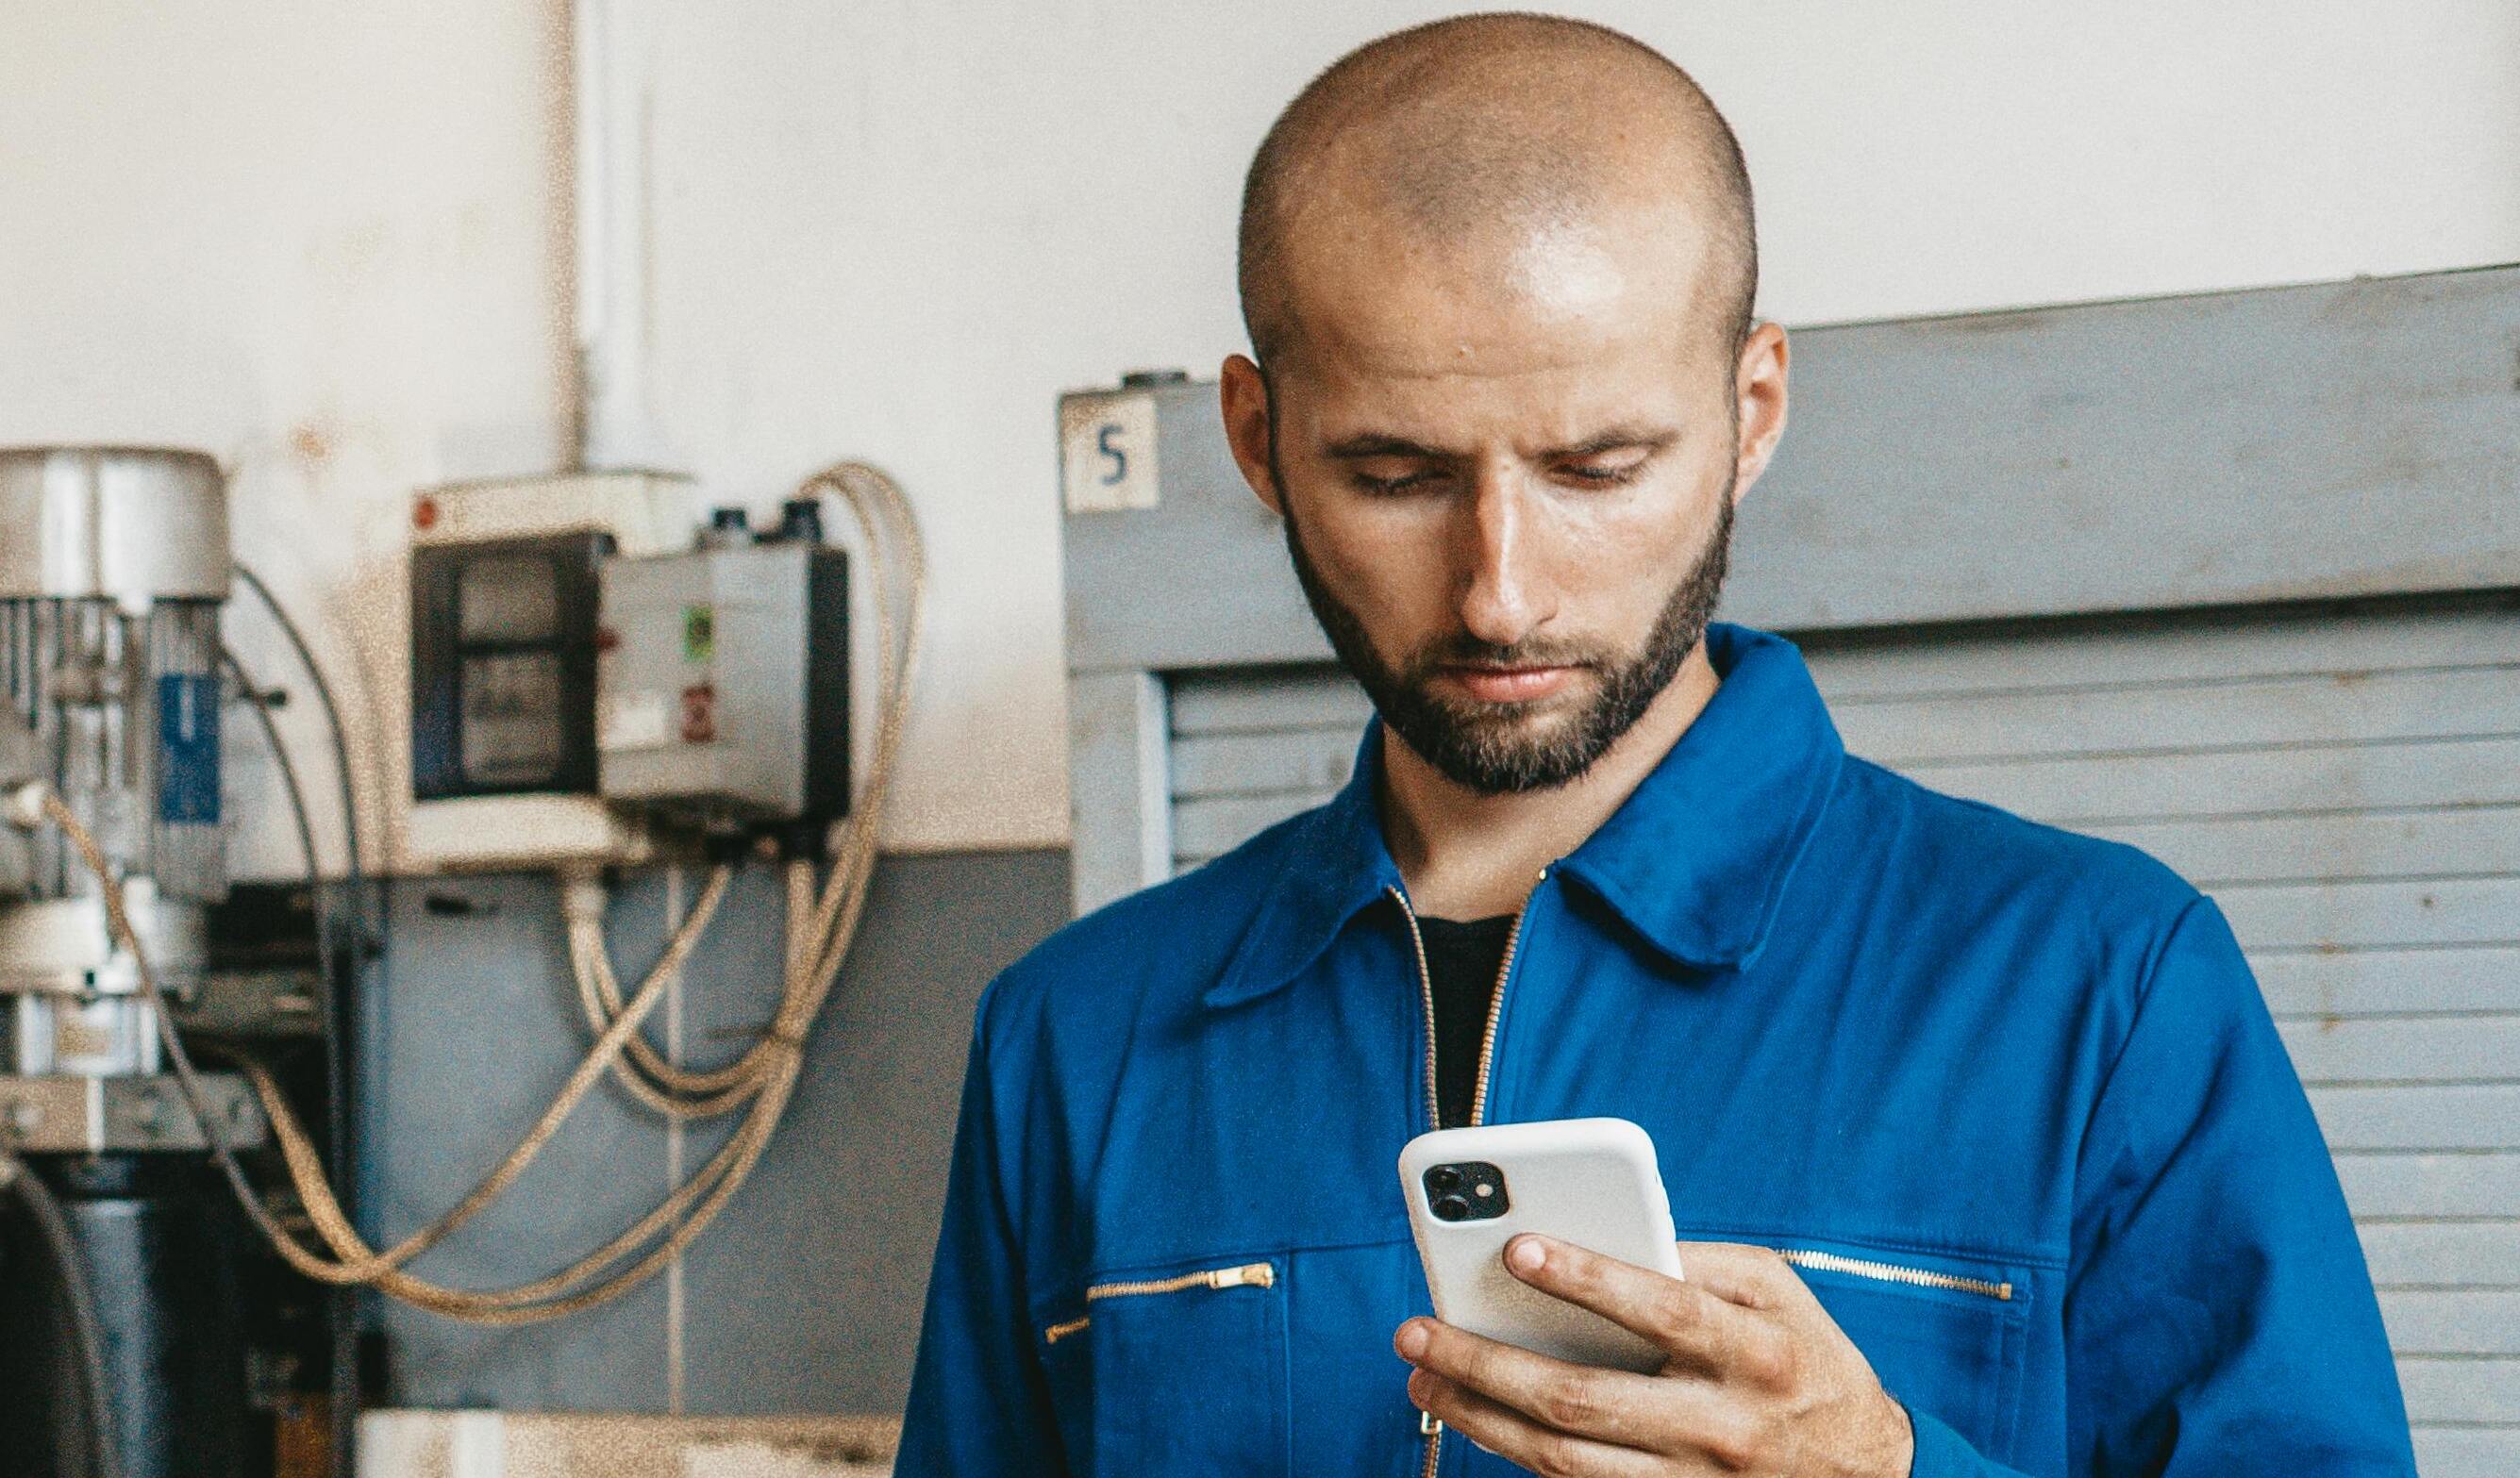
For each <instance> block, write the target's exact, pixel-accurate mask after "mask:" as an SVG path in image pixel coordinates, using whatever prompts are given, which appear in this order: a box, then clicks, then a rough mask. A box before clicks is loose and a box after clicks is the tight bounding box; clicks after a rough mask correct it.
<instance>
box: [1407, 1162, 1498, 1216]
mask: <svg viewBox="0 0 2520 1478" xmlns="http://www.w3.org/2000/svg"><path fill="white" fill-rule="evenodd" d="M1422 1179H1423V1180H1424V1182H1425V1186H1426V1203H1427V1206H1428V1208H1429V1209H1431V1210H1432V1211H1433V1212H1434V1213H1435V1219H1436V1220H1437V1221H1439V1222H1485V1221H1492V1220H1494V1219H1495V1218H1497V1217H1501V1216H1503V1215H1505V1213H1506V1206H1507V1204H1508V1203H1507V1201H1506V1194H1505V1172H1503V1171H1501V1170H1499V1169H1497V1167H1495V1166H1494V1165H1491V1164H1489V1163H1487V1162H1486V1161H1485V1160H1462V1161H1458V1162H1456V1163H1454V1164H1450V1165H1436V1166H1432V1167H1430V1168H1428V1170H1427V1171H1426V1173H1425V1175H1424V1176H1423V1177H1422Z"/></svg>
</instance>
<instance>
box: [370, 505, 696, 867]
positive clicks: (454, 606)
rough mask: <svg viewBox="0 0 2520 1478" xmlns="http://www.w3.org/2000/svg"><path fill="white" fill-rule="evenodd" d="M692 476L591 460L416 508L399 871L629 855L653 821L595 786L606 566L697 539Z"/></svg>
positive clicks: (647, 847) (642, 853)
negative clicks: (584, 467) (599, 612)
mask: <svg viewBox="0 0 2520 1478" xmlns="http://www.w3.org/2000/svg"><path fill="white" fill-rule="evenodd" d="M696 516H697V500H696V498H695V497H694V495H693V484H692V482H691V480H690V479H689V478H686V477H680V476H674V475H669V474H665V473H659V472H644V471H625V472H585V473H570V474H565V475H562V476H553V477H523V478H516V479H513V480H505V481H490V482H468V483H456V484H447V485H442V486H437V487H429V488H423V489H421V490H419V491H418V492H416V493H414V494H413V495H412V502H411V546H412V547H411V725H410V735H411V749H410V758H411V770H410V777H411V784H410V791H409V794H410V805H409V808H408V810H407V811H406V812H405V813H404V814H403V816H402V817H401V818H400V819H401V822H402V825H401V826H399V827H394V828H390V829H389V833H390V834H391V835H392V836H393V838H394V840H395V851H394V857H393V866H394V867H395V869H396V870H398V871H404V870H407V871H418V872H437V871H447V870H472V869H483V868H512V867H539V866H545V865H548V864H551V863H556V862H563V861H582V862H604V863H635V862H639V861H642V860H644V859H646V858H647V857H649V856H650V855H652V851H653V847H652V839H651V837H650V835H649V831H648V829H647V827H646V825H645V823H644V821H643V820H642V819H641V818H640V817H639V816H637V815H635V814H631V813H625V812H623V811H621V810H620V809H618V808H616V807H613V806H610V805H607V804H606V802H605V801H604V800H603V798H602V797H601V796H600V795H599V794H598V793H597V778H596V770H597V762H596V744H595V731H596V720H595V669H596V603H597V592H596V582H597V568H598V566H599V564H601V563H602V562H603V561H604V560H608V559H612V558H618V557H625V556H626V557H634V558H635V557H638V556H644V555H654V554H661V553H664V552H666V551H671V550H683V549H688V548H690V546H691V538H692V526H693V521H694V519H695V517H696Z"/></svg>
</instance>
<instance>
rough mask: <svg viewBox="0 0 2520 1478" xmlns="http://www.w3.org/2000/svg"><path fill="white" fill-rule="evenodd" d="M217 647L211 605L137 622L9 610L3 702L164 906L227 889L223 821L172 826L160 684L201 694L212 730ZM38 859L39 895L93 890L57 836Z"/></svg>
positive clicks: (115, 852) (76, 608)
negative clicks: (153, 885) (148, 879)
mask: <svg viewBox="0 0 2520 1478" xmlns="http://www.w3.org/2000/svg"><path fill="white" fill-rule="evenodd" d="M218 643H219V638H218V605H217V603H215V602H211V601H160V602H158V603H157V604H155V605H152V606H150V607H149V608H148V609H147V610H146V611H145V612H142V613H140V614H138V615H130V616H126V615H125V614H124V613H123V612H122V611H121V609H120V608H119V607H118V606H116V605H115V604H114V603H113V602H112V601H109V600H62V599H37V600H16V601H0V701H5V702H6V703H7V705H8V710H9V712H10V713H11V714H12V715H13V716H15V717H17V718H19V719H21V720H22V721H24V723H25V724H26V725H27V727H28V728H29V729H30V730H32V732H33V734H34V736H35V745H36V753H37V755H38V756H39V759H40V763H41V764H42V765H43V767H44V768H45V769H46V771H47V772H48V773H49V776H50V779H51V781H52V784H53V786H54V788H55V789H57V790H59V791H60V792H61V794H62V796H63V798H64V799H65V800H67V802H68V803H69V805H70V808H71V809H72V810H73V811H74V812H76V813H77V814H78V816H79V818H80V820H81V821H83V822H85V823H86V824H87V825H88V827H89V828H91V829H93V830H94V831H95V832H96V834H97V838H98V840H99V841H100V842H102V843H103V844H104V845H105V847H106V849H107V851H108V852H109V853H111V854H112V857H113V858H114V859H115V861H117V862H118V863H120V864H121V865H122V866H123V867H124V868H126V869H127V870H128V871H130V872H133V873H147V874H149V875H150V876H152V877H154V878H155V879H156V880H157V883H158V892H159V894H160V896H163V897H169V898H196V899H215V898H218V897H220V896H221V895H222V894H223V893H224V892H225V890H226V869H225V864H224V860H223V850H224V840H223V835H222V831H221V828H220V826H219V823H218V821H217V819H216V815H215V811H213V814H212V815H211V816H210V817H209V818H208V819H207V820H203V821H180V820H170V819H169V816H168V808H167V807H166V806H165V805H164V804H163V803H162V801H163V797H162V794H161V787H162V786H163V784H166V781H167V777H166V776H165V774H164V773H163V767H162V764H161V760H162V752H161V750H162V746H161V744H160V735H161V728H160V724H161V717H162V716H161V714H160V712H159V707H158V702H159V695H160V694H161V693H163V692H165V691H167V690H166V689H165V687H164V686H163V684H162V680H164V679H167V678H175V679H178V680H182V681H183V682H186V683H193V684H198V686H197V687H193V688H191V689H190V690H189V692H190V694H194V695H197V696H198V698H199V700H200V701H202V702H203V704H204V705H205V711H204V712H203V713H202V714H200V715H199V717H198V722H200V723H202V724H204V725H207V726H209V727H210V729H211V730H212V731H213V732H214V731H215V728H216V726H217V724H218V722H219V712H218V709H219V706H220V705H219V702H218V698H217V694H218V684H217V676H218V650H219V645H218ZM210 742H211V744H212V745H213V751H212V752H213V754H214V753H215V747H214V746H215V742H216V740H215V738H212V739H211V740H210ZM30 852H31V856H32V859H33V865H32V869H31V877H32V884H31V888H30V892H31V894H32V896H34V897H36V898H61V897H68V896H72V895H74V894H81V893H85V892H86V891H88V886H87V884H86V883H85V882H84V881H83V880H82V873H81V872H80V870H79V869H78V868H77V867H76V865H75V863H74V862H73V860H72V859H71V857H70V856H69V853H68V849H67V844H66V843H65V842H64V841H63V840H62V839H61V837H60V836H58V835H56V834H54V833H53V832H52V831H51V830H50V829H45V830H43V831H41V832H39V833H37V834H36V835H35V836H34V837H33V838H32V839H31V843H30Z"/></svg>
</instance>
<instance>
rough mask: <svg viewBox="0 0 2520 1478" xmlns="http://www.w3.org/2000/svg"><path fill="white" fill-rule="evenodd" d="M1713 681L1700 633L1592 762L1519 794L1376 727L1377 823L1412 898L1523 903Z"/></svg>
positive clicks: (1423, 906) (1421, 902) (1422, 906)
mask: <svg viewBox="0 0 2520 1478" xmlns="http://www.w3.org/2000/svg"><path fill="white" fill-rule="evenodd" d="M1717 681H1718V680H1717V678H1716V676H1715V667H1714V664H1713V663H1711V662H1710V661H1708V660H1707V656H1706V644H1705V643H1703V642H1700V643H1699V644H1698V645H1697V648H1696V649H1695V650H1693V651H1691V652H1690V653H1689V654H1688V660H1686V661H1685V662H1683V663H1682V664H1681V669H1680V672H1679V675H1678V676H1676V677H1674V678H1673V679H1672V680H1671V684H1670V686H1668V687H1666V688H1665V689H1663V691H1662V693H1661V694H1659V695H1658V696H1656V697H1655V698H1654V700H1653V704H1652V706H1651V707H1648V708H1647V709H1646V710H1645V713H1644V717H1643V718H1641V719H1639V720H1638V721H1637V723H1636V726H1635V727H1634V728H1632V729H1630V730H1629V731H1628V732H1627V733H1626V734H1624V735H1621V736H1620V737H1619V739H1618V741H1617V742H1616V743H1613V744H1612V745H1611V746H1610V747H1609V748H1608V749H1607V750H1605V751H1604V752H1603V753H1602V755H1601V757H1600V758H1599V759H1598V760H1596V761H1595V762H1594V763H1593V768H1592V769H1590V770H1587V771H1585V772H1584V774H1583V775H1581V776H1579V777H1577V778H1576V779H1575V780H1573V781H1570V782H1568V783H1567V784H1563V785H1560V786H1558V787H1556V788H1555V789H1552V790H1532V791H1525V792H1523V793H1521V794H1518V795H1485V794H1481V793H1480V792H1478V791H1475V790H1472V789H1470V788H1468V787H1467V786H1465V785H1463V784H1459V783H1457V782H1455V781H1453V780H1452V779H1450V778H1449V777H1447V776H1446V775H1445V774H1444V773H1443V772H1442V771H1440V770H1437V769H1436V768H1435V767H1434V766H1432V765H1429V764H1428V763H1426V762H1425V761H1424V760H1423V759H1420V758H1418V753H1417V751H1415V750H1413V749H1411V748H1410V747H1409V746H1408V745H1407V744H1406V743H1401V742H1395V739H1396V736H1394V735H1392V733H1391V732H1390V731H1389V730H1388V729H1385V730H1384V731H1383V744H1382V793H1381V795H1380V796H1379V797H1378V799H1379V801H1380V803H1381V807H1382V829H1383V834H1384V835H1385V836H1386V837H1388V838H1389V840H1390V844H1391V856H1392V860H1393V861H1394V862H1397V863H1398V864H1399V865H1400V875H1401V877H1402V878H1403V879H1404V880H1405V881H1406V882H1407V883H1408V885H1409V896H1410V901H1411V905H1412V907H1414V908H1416V909H1417V910H1418V912H1419V913H1420V914H1425V915H1430V916H1432V917H1435V918H1489V917H1491V916H1494V915H1497V914H1509V913H1512V912H1513V911H1514V910H1516V909H1519V908H1520V907H1522V902H1523V899H1524V898H1525V897H1527V896H1528V895H1529V894H1530V892H1531V888H1532V884H1533V883H1534V882H1535V881H1536V880H1537V879H1538V878H1539V875H1540V870H1541V869H1542V868H1545V867H1547V866H1549V864H1551V863H1552V862H1554V861H1556V860H1557V859H1558V858H1560V857H1563V856H1565V855H1566V854H1567V853H1569V852H1572V851H1574V850H1575V849H1576V848H1577V847H1578V846H1581V845H1582V844H1583V842H1584V839H1585V838H1586V837H1588V836H1591V835H1592V834H1593V833H1594V832H1595V831H1596V830H1598V829H1600V826H1601V823H1603V822H1605V821H1607V820H1609V819H1610V815H1611V813H1612V812H1615V811H1617V810H1618V809H1619V807H1620V805H1621V804H1623V803H1624V802H1625V801H1626V800H1627V798H1628V797H1629V796H1630V795H1631V794H1633V793H1634V792H1635V790H1636V788H1637V786H1639V785H1641V784H1643V783H1644V779H1645V777H1646V776H1648V775H1651V774H1652V773H1653V769H1654V767H1655V766H1656V765H1659V764H1661V763H1662V759H1663V756H1664V755H1666V754H1668V753H1670V752H1671V746H1672V745H1674V744H1676V743H1678V742H1679V741H1680V737H1681V736H1682V735H1683V734H1686V733H1688V726H1689V725H1690V724H1692V723H1695V722H1696V721H1697V715H1698V714H1700V713H1701V712H1703V711H1705V708H1706V704H1707V700H1708V699H1710V698H1712V697H1714V696H1715V689H1716V685H1717Z"/></svg>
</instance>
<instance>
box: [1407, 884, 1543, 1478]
mask: <svg viewBox="0 0 2520 1478" xmlns="http://www.w3.org/2000/svg"><path fill="white" fill-rule="evenodd" d="M1548 880H1549V870H1548V869H1547V868H1543V869H1541V870H1540V875H1539V876H1538V877H1537V878H1535V879H1533V881H1532V884H1531V892H1529V893H1525V894H1524V895H1523V897H1522V907H1521V908H1518V909H1516V910H1514V911H1513V926H1512V927H1511V928H1510V929H1509V930H1508V932H1507V934H1506V937H1505V959H1504V960H1502V961H1500V962H1498V963H1497V978H1496V988H1495V989H1494V990H1492V991H1490V992H1489V993H1488V1022H1487V1027H1486V1030H1485V1031H1483V1032H1482V1033H1481V1034H1480V1036H1479V1065H1478V1076H1477V1078H1476V1080H1475V1083H1474V1086H1473V1087H1472V1088H1471V1090H1470V1126H1471V1127H1472V1128H1476V1127H1477V1126H1478V1125H1480V1124H1482V1123H1484V1122H1486V1119H1487V1110H1488V1068H1489V1065H1490V1063H1491V1062H1492V1061H1493V1059H1494V1058H1495V1056H1496V1039H1497V1023H1498V1022H1499V1021H1502V1020H1503V1019H1505V983H1506V981H1507V980H1508V979H1510V978H1511V977H1512V975H1513V957H1514V953H1515V952H1516V951H1517V950H1519V949H1520V948H1521V946H1522V920H1523V919H1524V918H1526V917H1527V916H1529V914H1530V913H1531V900H1532V898H1533V896H1534V895H1536V894H1537V893H1539V891H1540V885H1541V884H1542V883H1544V882H1547V881H1548ZM1385 891H1387V892H1389V893H1390V894H1391V901H1392V902H1394V903H1396V904H1398V905H1400V912H1401V913H1402V914H1404V915H1406V916H1407V917H1408V919H1409V944H1410V947H1411V948H1412V949H1414V950H1415V951H1416V952H1417V956H1418V1006H1419V1008H1421V1009H1422V1010H1423V1011H1424V1013H1425V1018H1426V1074H1425V1076H1426V1127H1427V1128H1428V1129H1430V1130H1433V1129H1441V1128H1443V1127H1444V1111H1443V1106H1442V1104H1441V1102H1440V1101H1439V1100H1438V1099H1437V1097H1436V1096H1435V976H1434V972H1433V971H1431V970H1429V969H1428V968H1427V967H1426V934H1425V931H1424V930H1423V929H1421V928H1419V927H1418V910H1417V909H1416V908H1415V907H1413V906H1412V905H1411V904H1410V902H1409V895H1408V894H1407V893H1405V892H1403V891H1402V890H1401V889H1400V887H1399V886H1398V885H1397V884H1394V885H1392V886H1391V887H1389V888H1387V889H1386V890H1385ZM1418 1435H1420V1436H1422V1437H1424V1438H1425V1439H1426V1459H1425V1461H1424V1463H1423V1464H1421V1465H1420V1466H1419V1468H1418V1473H1419V1478H1436V1471H1437V1468H1438V1466H1439V1465H1440V1464H1441V1463H1442V1461H1443V1455H1444V1423H1443V1422H1442V1421H1440V1420H1438V1419H1437V1418H1436V1417H1435V1416H1434V1415H1433V1414H1432V1413H1430V1412H1427V1411H1419V1412H1418Z"/></svg>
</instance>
